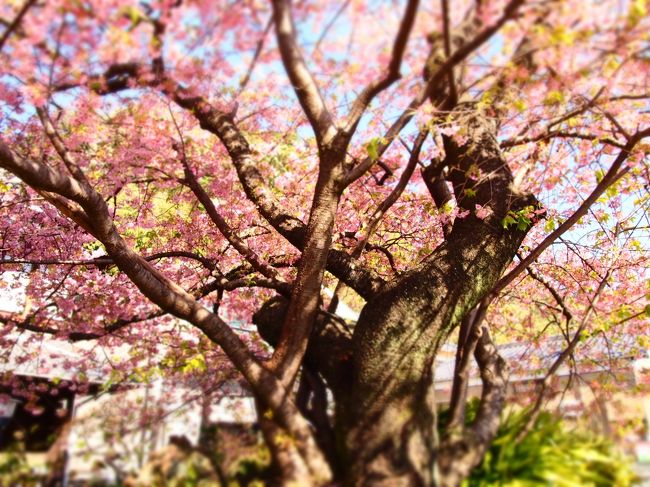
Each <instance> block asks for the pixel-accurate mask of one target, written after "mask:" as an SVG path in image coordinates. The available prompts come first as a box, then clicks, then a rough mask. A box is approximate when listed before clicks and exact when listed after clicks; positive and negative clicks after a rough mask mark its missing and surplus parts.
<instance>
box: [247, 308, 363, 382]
mask: <svg viewBox="0 0 650 487" xmlns="http://www.w3.org/2000/svg"><path fill="white" fill-rule="evenodd" d="M288 308H289V300H288V299H286V298H285V297H283V296H275V297H273V298H271V299H269V300H267V301H266V302H265V303H264V304H263V305H262V306H261V308H260V309H259V310H258V311H257V312H256V313H255V314H254V315H253V323H254V324H255V326H256V327H257V330H258V332H259V334H260V336H261V337H262V338H263V339H264V341H266V342H267V343H268V344H269V345H271V346H272V347H275V346H276V344H277V343H278V340H279V338H280V334H281V331H282V324H283V323H284V318H285V315H286V313H287V310H288ZM347 326H348V325H347V324H346V323H345V321H344V320H343V319H342V318H339V317H337V316H336V315H333V314H331V313H327V312H325V311H322V310H321V311H319V314H318V317H317V318H316V324H315V326H314V330H313V332H312V335H311V337H310V339H309V346H308V347H307V353H306V355H305V364H306V365H307V366H308V367H309V368H310V369H311V370H313V371H315V372H318V373H320V374H321V375H322V376H323V377H324V378H325V380H326V381H327V385H328V386H329V387H330V388H331V389H332V392H333V393H334V394H335V395H336V394H337V392H338V391H341V390H342V388H345V387H346V386H347V384H348V380H349V378H350V367H351V359H352V332H351V331H350V330H349V329H348V328H347Z"/></svg>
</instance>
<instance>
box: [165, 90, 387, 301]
mask: <svg viewBox="0 0 650 487" xmlns="http://www.w3.org/2000/svg"><path fill="white" fill-rule="evenodd" d="M169 95H170V96H171V97H172V98H173V100H174V101H175V102H176V103H177V104H178V105H179V106H181V107H183V108H185V109H187V110H188V111H190V112H191V113H192V114H193V115H194V116H195V117H196V118H197V120H198V121H199V123H200V125H201V127H202V128H203V129H205V130H207V131H209V132H211V133H213V134H215V135H216V136H217V137H218V138H219V140H220V141H221V143H222V144H223V145H224V147H225V148H226V150H227V151H228V154H229V155H230V158H231V160H232V162H233V165H234V166H235V169H236V171H237V175H238V176H239V181H240V182H241V183H242V186H243V188H244V192H245V193H246V196H248V198H249V199H250V200H251V201H252V202H253V203H254V204H255V205H256V206H257V209H258V211H259V212H260V214H261V215H262V216H263V217H264V218H265V219H266V220H267V221H268V222H269V223H270V224H271V226H273V228H275V229H276V230H277V231H278V232H279V233H280V234H281V235H282V236H284V237H285V238H286V239H287V240H288V241H289V242H290V243H291V244H292V245H294V246H295V247H297V248H298V249H299V250H302V249H303V248H304V245H305V239H306V236H307V227H306V225H305V224H304V223H303V222H302V221H300V220H299V219H297V218H294V217H292V216H290V215H288V214H287V213H286V212H285V211H284V209H283V208H282V206H281V205H280V203H279V202H278V201H277V200H276V198H275V196H274V195H273V194H272V193H271V192H270V191H269V190H268V188H267V186H266V181H265V180H264V178H263V176H262V175H261V173H260V172H259V170H258V168H257V161H256V159H255V157H254V155H253V150H252V149H251V148H250V146H249V145H248V141H247V140H246V138H245V137H244V136H243V134H242V133H241V131H240V130H239V129H238V127H237V126H236V124H235V123H234V121H233V120H232V117H231V116H229V115H228V114H225V113H223V112H220V111H219V110H217V109H215V108H214V107H212V106H211V105H209V104H208V103H207V102H206V101H205V100H203V98H201V97H191V96H187V95H185V94H184V93H183V91H182V90H181V89H180V88H176V89H175V90H172V91H171V92H169ZM327 269H328V270H329V271H330V272H332V274H334V275H335V276H336V277H338V278H339V279H342V280H343V281H344V282H345V283H346V284H347V285H348V286H350V287H351V288H353V289H354V290H356V291H357V292H358V293H359V294H360V295H361V296H363V297H364V298H366V299H367V298H369V297H370V296H372V295H373V294H374V293H375V292H377V291H378V290H379V289H380V288H381V287H382V285H383V280H382V279H381V278H379V277H378V276H376V275H374V274H373V273H372V272H370V271H369V270H367V269H364V268H363V267H362V266H358V265H355V263H354V262H353V259H351V258H350V257H349V256H348V255H347V254H346V253H345V252H342V251H337V250H331V251H330V252H329V256H328V265H327Z"/></svg>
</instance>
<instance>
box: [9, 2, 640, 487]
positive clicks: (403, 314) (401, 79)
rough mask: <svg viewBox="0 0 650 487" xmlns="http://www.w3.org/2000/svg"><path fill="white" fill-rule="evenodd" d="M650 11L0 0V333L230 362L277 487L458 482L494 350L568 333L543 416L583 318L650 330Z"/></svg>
mask: <svg viewBox="0 0 650 487" xmlns="http://www.w3.org/2000/svg"><path fill="white" fill-rule="evenodd" d="M648 8H650V7H649V5H648V3H647V2H646V1H645V0H629V1H626V2H619V1H614V0H611V1H609V0H607V1H587V2H585V1H576V0H508V1H502V0H475V1H459V2H449V1H448V0H441V1H440V2H430V3H426V2H423V3H420V2H419V1H418V0H408V1H405V2H394V1H390V2H389V1H374V0H373V1H364V0H341V1H337V2H322V1H311V0H301V1H295V2H291V1H290V0H273V1H272V2H268V3H267V2H259V1H253V0H227V1H216V2H215V1H205V0H175V1H168V0H160V1H158V0H156V1H142V2H123V1H117V0H92V1H83V2H76V1H75V2H73V1H66V0H58V1H57V0H51V1H49V0H48V1H47V2H40V1H38V0H25V1H24V2H21V1H8V2H4V3H3V5H2V6H1V7H0V23H1V24H2V26H1V27H0V61H1V63H2V70H0V134H1V136H0V168H2V171H1V172H0V177H1V179H0V222H1V224H0V242H1V243H0V252H1V260H0V272H2V273H3V284H2V285H3V286H4V287H5V288H7V289H10V288H13V289H15V290H18V291H19V292H20V293H23V294H24V298H22V299H21V300H20V308H19V309H15V310H9V311H4V312H2V314H1V316H0V317H1V318H2V323H3V325H2V334H1V335H2V337H1V340H2V344H3V348H5V349H6V350H9V349H10V348H11V346H12V344H13V343H15V342H16V340H18V339H24V337H25V336H26V335H25V334H24V333H26V332H29V334H28V335H27V336H28V337H29V340H40V339H41V337H42V336H43V335H50V336H53V337H55V338H56V339H58V340H68V341H75V342H77V341H88V340H94V341H96V343H98V344H99V345H100V346H102V347H104V348H105V349H106V350H110V349H111V348H118V347H123V346H125V345H128V349H129V350H130V351H129V353H128V354H122V355H120V356H115V357H113V359H112V360H108V361H107V362H106V363H105V364H104V365H103V366H104V367H106V371H107V374H110V376H111V380H114V381H119V380H125V379H127V378H129V377H131V378H132V377H133V374H136V375H138V374H139V376H140V377H145V378H146V377H147V374H149V375H151V374H154V375H156V374H161V375H164V376H166V377H167V378H168V379H169V380H179V381H181V380H183V377H187V375H188V374H190V375H192V377H193V378H194V379H196V380H198V381H200V383H203V384H214V383H218V382H219V381H221V380H225V379H227V378H232V377H235V376H237V377H242V378H243V380H245V381H246V382H247V383H248V385H249V386H250V388H251V390H252V392H253V393H254V395H255V397H256V400H257V404H258V412H259V413H260V414H259V417H260V423H261V426H262V430H263V432H264V435H265V438H266V441H267V444H268V446H269V449H270V450H271V452H272V456H273V461H274V465H275V467H276V469H277V475H278V478H281V479H283V481H285V482H289V481H291V480H294V481H297V482H301V485H309V484H313V485H325V484H328V483H331V482H332V481H344V482H347V483H349V484H350V485H402V484H403V485H434V484H439V485H457V484H458V483H459V482H460V481H461V480H462V479H463V478H465V477H466V476H467V475H468V474H469V472H470V471H471V469H472V468H473V467H474V466H476V465H477V464H478V463H479V462H480V461H481V458H482V456H483V455H484V453H485V451H486V449H487V447H488V446H489V444H490V442H491V440H492V438H493V437H494V435H495V433H496V431H497V428H498V423H499V415H500V412H501V410H502V409H503V407H504V404H505V402H506V386H507V364H506V363H505V362H504V360H503V359H502V358H501V357H500V356H499V354H498V349H497V348H496V346H495V343H497V344H498V343H502V342H507V341H517V342H529V343H531V344H534V343H537V342H538V341H543V340H544V339H545V338H546V337H554V336H557V335H562V336H563V337H564V342H565V344H564V346H563V349H562V351H561V352H560V353H559V354H558V357H557V360H555V361H554V362H553V363H552V364H551V365H550V367H547V368H546V370H544V371H543V376H544V377H545V379H544V380H542V381H540V385H539V390H538V391H537V395H536V396H535V398H536V399H535V398H533V400H537V402H538V403H539V404H538V408H539V405H540V404H541V403H542V402H543V400H544V398H545V390H546V388H547V387H548V385H549V383H550V380H551V378H552V376H553V374H554V373H555V372H557V370H558V369H559V368H560V366H561V365H563V364H566V363H573V364H575V363H577V362H576V360H574V357H575V355H576V354H578V353H580V347H581V344H583V343H588V341H589V339H590V338H591V337H594V336H596V335H601V336H605V337H606V339H607V340H612V341H616V340H618V339H620V337H621V336H627V337H629V336H638V343H637V345H638V347H639V348H647V346H648V344H647V343H646V342H644V340H646V339H645V338H644V334H645V333H647V331H648V327H647V323H648V322H647V319H648V314H649V313H648V310H649V308H648V306H649V305H648V293H649V292H650V289H649V288H648V281H647V279H648V275H647V268H648V236H649V234H648V229H649V224H650V222H649V221H648V213H647V209H648V185H649V184H650V168H649V166H648V152H649V149H648V147H649V146H648V139H647V137H648V136H650V114H649V113H650V112H649V109H650V106H649V103H648V99H649V97H650V57H649V52H650V45H649V44H648V31H649V29H650V20H649V18H648V15H647V13H648V11H647V9H648ZM326 291H327V292H326ZM5 292H7V290H5ZM339 302H344V303H347V304H348V305H349V306H351V307H353V308H355V309H357V310H359V311H360V316H359V318H358V320H357V321H355V322H354V323H352V322H346V321H345V320H344V319H342V318H341V317H340V316H338V315H337V309H339V308H338V307H337V303H339ZM251 323H254V324H255V325H256V326H253V325H252V324H251ZM444 346H453V347H455V348H456V350H457V351H456V359H457V362H456V374H455V379H454V385H453V390H452V396H451V404H450V413H449V415H448V421H449V424H448V425H447V426H448V427H447V429H446V431H447V433H446V434H445V435H444V436H443V437H441V438H438V437H437V435H436V434H435V431H436V427H435V423H436V407H435V403H436V401H435V397H433V392H432V391H433V388H432V384H433V382H434V381H435V378H434V377H433V372H432V371H433V370H434V369H435V363H436V359H437V357H438V356H439V354H440V351H441V349H442V347H444ZM588 358H589V359H590V360H594V361H601V360H608V357H606V356H600V355H591V356H588ZM610 358H611V357H610ZM89 360H90V359H88V361H89ZM473 361H475V362H476V364H477V365H478V367H479V369H480V374H481V380H482V383H483V392H482V396H481V402H480V405H479V407H478V411H477V414H476V417H475V419H474V420H473V421H472V422H471V424H465V421H464V409H465V402H466V397H465V396H466V394H465V392H464V391H465V389H466V386H467V370H468V367H469V366H470V364H471V363H472V362H473ZM87 363H88V362H87ZM510 365H512V366H515V367H516V366H517V364H510ZM328 401H331V402H333V406H332V405H329V406H328V404H327V402H328ZM279 438H284V439H286V438H289V440H290V441H280V440H279Z"/></svg>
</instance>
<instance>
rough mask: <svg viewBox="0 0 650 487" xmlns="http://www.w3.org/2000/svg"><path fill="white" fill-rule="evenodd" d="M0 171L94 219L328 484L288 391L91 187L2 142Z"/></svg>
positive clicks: (143, 287)
mask: <svg viewBox="0 0 650 487" xmlns="http://www.w3.org/2000/svg"><path fill="white" fill-rule="evenodd" d="M0 167H2V168H4V169H6V170H8V171H10V172H12V173H14V174H15V175H17V176H18V177H20V178H21V179H22V180H23V181H24V182H25V183H27V184H28V185H29V186H31V187H33V188H35V189H40V190H46V191H52V192H55V193H58V194H60V195H62V196H65V197H67V198H69V199H71V200H73V201H75V202H76V203H78V204H79V205H80V206H81V207H82V208H83V210H84V211H85V213H86V214H87V215H88V217H89V222H90V225H91V230H92V232H93V236H95V238H97V239H98V240H99V241H100V242H102V243H103V244H104V247H105V248H106V251H107V253H108V255H109V256H110V257H111V258H112V259H113V261H114V262H115V264H116V265H117V267H118V268H119V269H120V270H121V271H123V272H124V273H125V274H126V275H127V276H128V277H129V279H130V280H131V281H132V282H133V283H134V284H135V285H136V286H137V287H138V289H139V290H140V291H141V292H142V293H143V294H144V295H145V296H146V297H147V298H148V299H149V300H151V301H152V302H153V303H154V304H156V305H157V306H159V307H160V308H161V309H162V310H164V311H166V312H169V313H171V314H172V315H174V316H176V317H178V318H180V319H183V320H185V321H188V322H189V323H191V324H193V325H194V326H195V327H197V328H198V329H199V330H201V331H203V333H205V335H206V336H207V337H208V338H210V339H211V340H212V341H213V342H214V343H216V344H218V345H219V346H220V347H221V348H222V349H223V350H224V352H225V353H226V355H227V356H228V358H229V359H230V360H231V361H232V363H233V365H234V366H235V367H236V368H237V369H238V370H239V371H240V372H241V373H242V375H243V376H244V377H245V378H246V380H247V381H248V382H249V383H250V384H251V387H252V388H253V390H254V391H256V393H257V394H259V395H260V396H261V397H263V399H264V402H265V403H266V404H267V405H268V406H269V407H270V408H271V409H272V410H273V411H274V412H275V413H276V414H277V417H278V418H279V420H280V421H281V423H282V424H283V425H284V426H285V427H286V428H287V430H288V431H289V432H290V433H291V434H292V435H293V436H294V437H295V438H296V443H297V448H298V449H299V450H300V451H301V454H302V456H303V457H304V458H305V459H306V461H307V462H308V464H309V465H310V467H312V473H313V475H314V477H316V478H319V479H325V480H328V479H329V478H330V477H331V472H330V471H329V469H328V468H327V466H326V465H327V464H326V462H325V461H324V459H323V457H322V453H321V452H320V451H319V449H318V447H317V445H316V443H315V440H314V437H313V434H312V433H311V431H310V429H309V424H308V423H307V421H306V420H305V419H304V418H303V417H302V416H301V415H300V414H298V413H297V409H296V407H295V405H294V404H293V402H292V401H290V400H287V391H286V390H285V389H284V387H282V385H281V384H280V383H279V381H278V380H277V379H276V378H275V376H274V375H273V374H272V373H270V372H269V371H268V370H267V369H265V368H264V367H262V365H261V364H259V363H258V362H257V360H256V359H255V357H254V356H253V355H252V354H251V353H250V351H249V350H248V349H247V347H246V345H245V344H244V343H243V342H242V341H241V339H240V338H239V337H238V336H237V334H236V333H235V332H234V331H233V330H232V329H231V328H230V327H229V326H228V325H227V324H226V323H225V322H224V321H223V320H221V319H220V318H219V317H218V316H217V315H216V314H214V313H210V312H209V311H208V310H207V309H205V308H204V307H203V306H201V305H200V304H199V303H198V302H197V301H196V299H195V298H194V297H193V296H192V295H191V294H189V293H187V292H186V291H184V290H183V289H182V288H180V287H179V286H178V285H176V284H175V283H173V282H172V281H171V280H169V279H168V278H167V277H165V276H164V275H163V274H162V273H160V272H159V271H158V270H157V269H155V268H154V267H153V266H152V265H151V264H149V263H148V262H147V261H146V260H145V259H144V258H143V257H142V256H140V255H138V254H137V253H135V252H134V251H133V250H132V249H131V248H129V247H128V246H127V245H126V242H125V241H124V240H123V239H122V237H121V236H120V235H119V233H118V232H117V229H116V228H115V226H114V225H113V221H112V219H111V217H110V213H109V211H108V207H107V206H106V203H105V202H104V200H103V198H102V197H101V196H100V195H99V194H98V193H96V192H95V191H94V190H93V189H92V188H89V187H87V186H86V185H82V184H80V183H79V182H77V181H76V180H74V179H72V178H70V177H68V176H64V175H62V174H60V173H59V172H57V171H55V170H54V169H52V168H50V167H47V166H45V165H44V164H41V163H38V162H35V161H32V160H26V159H23V158H21V157H19V156H18V155H16V154H14V153H13V152H12V151H11V150H10V149H9V148H8V147H7V146H6V144H4V142H1V141H0Z"/></svg>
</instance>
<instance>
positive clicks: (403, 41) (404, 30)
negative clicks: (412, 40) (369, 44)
mask: <svg viewBox="0 0 650 487" xmlns="http://www.w3.org/2000/svg"><path fill="white" fill-rule="evenodd" d="M419 3H420V2H419V0H409V1H408V2H407V4H406V9H405V11H404V16H403V17H402V21H401V22H400V25H399V29H398V31H397V35H396V36H395V41H394V42H393V51H392V53H391V58H390V62H389V63H388V70H387V71H386V74H384V76H382V77H381V78H380V79H378V80H375V81H372V82H371V83H370V84H369V85H368V86H366V87H365V88H364V89H363V90H362V91H361V93H359V96H357V98H356V99H355V100H354V103H353V104H352V108H351V109H350V113H349V114H348V116H347V119H346V121H345V123H344V127H345V130H346V132H348V133H353V132H354V130H355V128H356V127H357V124H358V123H359V120H360V119H361V117H362V116H363V113H364V112H365V110H366V108H368V105H370V103H371V102H372V100H373V99H374V98H375V97H376V96H377V95H379V93H381V92H382V91H384V90H385V89H387V88H388V87H389V86H390V85H392V84H393V83H394V82H395V81H397V80H398V79H399V78H400V76H401V75H400V67H401V65H402V59H403V58H404V52H405V50H406V45H407V43H408V39H409V36H410V34H411V31H412V30H413V24H414V23H415V16H416V14H417V11H418V5H419Z"/></svg>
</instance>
